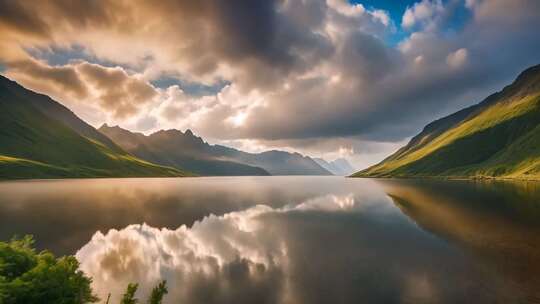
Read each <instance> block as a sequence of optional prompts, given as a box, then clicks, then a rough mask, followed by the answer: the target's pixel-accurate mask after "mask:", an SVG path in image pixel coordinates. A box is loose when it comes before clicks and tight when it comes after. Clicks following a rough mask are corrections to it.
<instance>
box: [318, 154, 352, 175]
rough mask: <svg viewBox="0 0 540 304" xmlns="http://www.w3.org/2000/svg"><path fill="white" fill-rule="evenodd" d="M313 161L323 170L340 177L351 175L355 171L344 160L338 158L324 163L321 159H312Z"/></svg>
mask: <svg viewBox="0 0 540 304" xmlns="http://www.w3.org/2000/svg"><path fill="white" fill-rule="evenodd" d="M313 160H314V161H316V162H317V163H318V164H319V165H321V167H323V168H325V169H326V170H328V171H330V172H331V173H332V174H334V175H341V176H346V175H349V174H351V173H354V172H355V170H356V169H354V168H353V166H352V165H351V164H350V163H349V162H348V161H347V160H346V159H344V158H338V159H336V160H333V161H330V162H328V161H326V160H325V159H322V158H314V159H313Z"/></svg>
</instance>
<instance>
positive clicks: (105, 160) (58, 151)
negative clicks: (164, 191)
mask: <svg viewBox="0 0 540 304" xmlns="http://www.w3.org/2000/svg"><path fill="white" fill-rule="evenodd" d="M186 175H190V174H189V173H186V172H184V171H182V170H178V169H175V168H171V167H164V166H159V165H155V164H152V163H149V162H147V161H143V160H141V159H139V158H136V157H134V156H133V155H130V154H129V153H127V152H125V151H124V150H122V148H120V147H119V146H118V145H116V144H115V143H114V142H113V141H111V140H110V139H109V138H107V137H106V136H104V135H103V134H101V133H100V132H98V131H97V130H96V129H94V128H93V127H92V126H90V125H88V124H87V123H85V122H84V121H82V120H81V119H80V118H78V117H77V116H76V115H75V114H74V113H73V112H71V111H70V110H69V109H67V108H66V107H64V106H63V105H61V104H59V103H57V102H56V101H54V100H52V99H51V98H50V97H48V96H46V95H42V94H38V93H35V92H32V91H30V90H28V89H25V88H24V87H22V86H20V85H19V84H17V83H16V82H14V81H11V80H9V79H7V78H5V77H3V76H0V178H62V177H128V176H132V177H145V176H186Z"/></svg>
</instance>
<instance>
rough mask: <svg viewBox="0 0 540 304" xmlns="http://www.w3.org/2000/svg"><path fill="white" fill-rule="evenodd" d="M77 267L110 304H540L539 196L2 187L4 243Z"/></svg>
mask: <svg viewBox="0 0 540 304" xmlns="http://www.w3.org/2000/svg"><path fill="white" fill-rule="evenodd" d="M14 234H19V235H21V234H33V235H34V236H35V238H36V239H37V246H38V248H40V249H43V248H48V249H51V250H52V251H54V252H55V253H56V254H76V256H77V258H78V259H79V261H80V262H81V264H82V269H83V270H84V271H85V272H87V273H88V274H89V275H90V276H92V277H93V279H94V283H93V284H94V285H93V286H94V288H95V290H96V292H97V293H98V295H99V296H100V297H101V298H102V299H103V298H106V295H107V293H109V292H111V293H112V296H113V297H112V300H113V302H114V301H117V300H118V297H119V295H120V294H121V293H122V291H123V290H124V289H125V286H126V285H127V283H129V282H138V283H139V284H140V292H141V297H144V296H145V295H146V294H147V293H148V291H149V289H150V288H151V287H152V286H154V284H155V283H156V282H157V281H158V280H160V279H167V280H168V283H169V290H170V294H169V295H168V296H167V298H166V303H358V302H367V303H373V302H377V303H465V302H470V301H471V300H472V299H474V301H475V303H510V302H511V303H528V302H539V301H540V292H539V291H538V290H537V289H538V288H537V287H538V286H540V249H539V247H540V246H538V244H540V185H539V184H537V183H536V184H535V183H513V184H509V183H492V182H465V181H414V180H399V181H398V180H367V179H344V178H340V177H257V178H255V177H226V178H210V177H209V178H185V179H97V180H62V181H22V182H18V181H17V182H2V183H0V238H1V239H2V240H6V239H9V238H10V237H11V236H12V235H14Z"/></svg>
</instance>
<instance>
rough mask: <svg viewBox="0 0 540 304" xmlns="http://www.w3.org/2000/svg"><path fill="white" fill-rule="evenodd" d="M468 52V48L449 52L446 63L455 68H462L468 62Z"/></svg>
mask: <svg viewBox="0 0 540 304" xmlns="http://www.w3.org/2000/svg"><path fill="white" fill-rule="evenodd" d="M468 54H469V53H468V51H467V49H464V48H461V49H458V50H456V51H455V52H452V53H450V54H448V56H447V57H446V63H448V65H449V66H450V67H451V68H453V69H457V68H461V67H463V65H465V63H466V62H467V57H468Z"/></svg>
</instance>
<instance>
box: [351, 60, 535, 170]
mask: <svg viewBox="0 0 540 304" xmlns="http://www.w3.org/2000/svg"><path fill="white" fill-rule="evenodd" d="M353 176H354V177H445V178H505V179H506V178H507V179H526V180H540V65H537V66H534V67H531V68H529V69H527V70H526V71H524V72H523V73H521V74H520V75H519V76H518V77H517V79H516V80H515V81H514V82H513V83H512V84H511V85H509V86H507V87H505V88H504V89H503V90H502V91H500V92H498V93H495V94H493V95H491V96H489V97H488V98H486V99H485V100H484V101H482V102H480V103H479V104H477V105H474V106H471V107H468V108H466V109H463V110H461V111H458V112H456V113H454V114H452V115H449V116H447V117H444V118H442V119H439V120H436V121H434V122H432V123H430V124H429V125H427V126H426V127H425V128H424V129H423V131H422V132H421V133H420V134H418V135H417V136H415V137H414V138H412V139H411V141H410V142H409V143H408V144H407V145H406V146H404V147H403V148H401V149H399V150H398V151H397V152H396V153H394V154H392V155H391V156H389V157H388V158H386V159H385V160H383V161H382V162H381V163H379V164H377V165H375V166H372V167H370V168H367V169H366V170H363V171H360V172H358V173H356V174H354V175H353Z"/></svg>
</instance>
